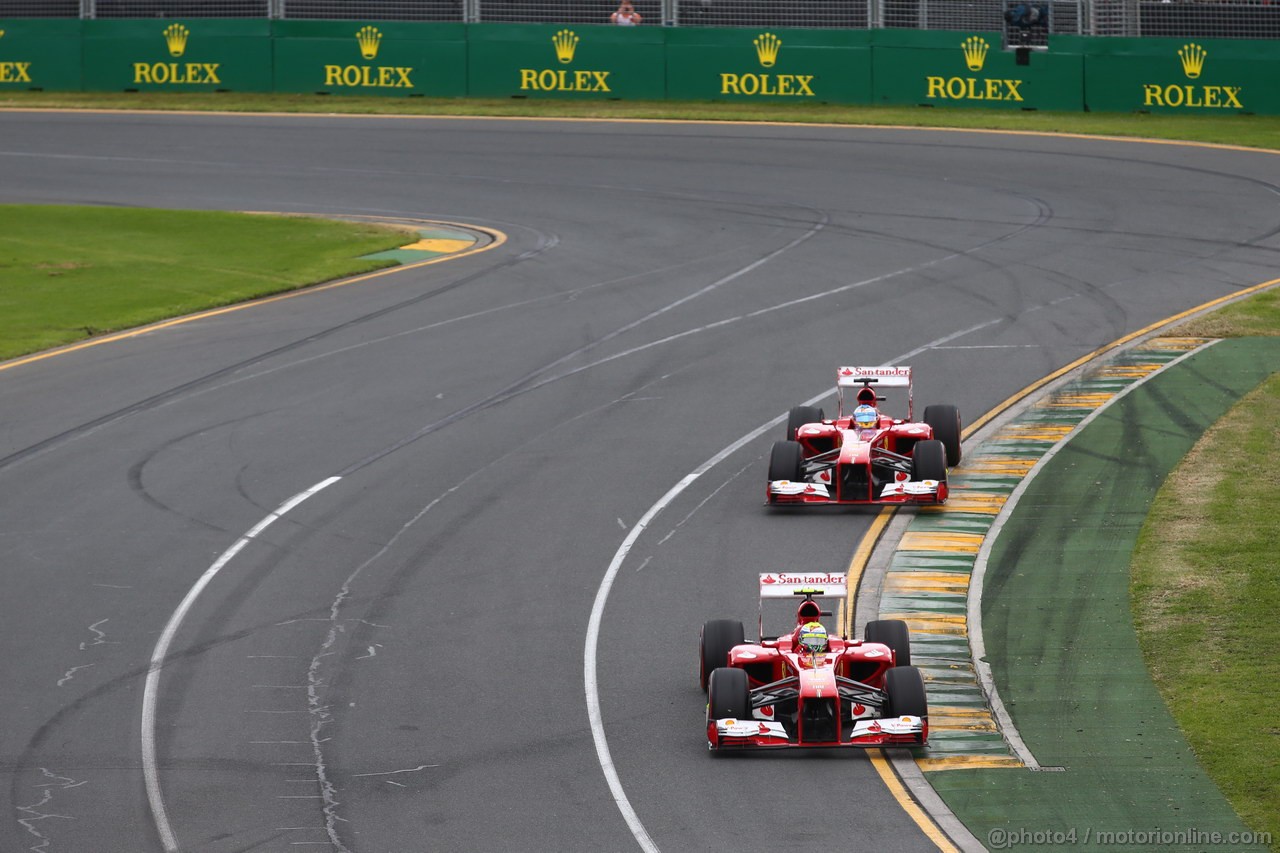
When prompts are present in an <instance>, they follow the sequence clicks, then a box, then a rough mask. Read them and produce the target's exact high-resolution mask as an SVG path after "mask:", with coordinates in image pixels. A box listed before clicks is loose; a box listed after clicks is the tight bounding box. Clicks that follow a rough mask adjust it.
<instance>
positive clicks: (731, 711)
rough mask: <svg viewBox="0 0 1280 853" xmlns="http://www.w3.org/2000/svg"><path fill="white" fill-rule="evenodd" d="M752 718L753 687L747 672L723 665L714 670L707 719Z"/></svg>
mask: <svg viewBox="0 0 1280 853" xmlns="http://www.w3.org/2000/svg"><path fill="white" fill-rule="evenodd" d="M725 717H732V718H733V719H736V720H737V719H741V720H749V719H751V689H750V688H749V687H748V686H747V674H746V673H745V672H743V671H742V670H740V669H735V668H733V667H728V666H722V667H720V668H719V669H716V670H712V672H711V678H710V679H708V687H707V719H708V721H710V720H723V719H724V718H725Z"/></svg>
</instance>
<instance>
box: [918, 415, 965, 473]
mask: <svg viewBox="0 0 1280 853" xmlns="http://www.w3.org/2000/svg"><path fill="white" fill-rule="evenodd" d="M924 422H925V423H927V424H928V425H929V426H931V427H933V437H934V438H936V439H937V440H938V441H941V442H942V446H943V447H945V448H946V449H947V465H949V466H950V467H952V468H954V467H956V466H957V465H959V464H960V410H959V409H957V408H956V407H955V406H925V407H924ZM935 479H936V478H935Z"/></svg>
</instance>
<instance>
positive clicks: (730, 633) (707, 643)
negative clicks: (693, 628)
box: [698, 619, 745, 690]
mask: <svg viewBox="0 0 1280 853" xmlns="http://www.w3.org/2000/svg"><path fill="white" fill-rule="evenodd" d="M743 641H744V636H743V630H742V623H741V622H739V621H738V620H736V619H712V620H710V621H709V622H706V623H704V624H703V626H702V634H701V636H700V637H699V638H698V660H699V663H698V684H699V685H700V686H701V687H702V689H703V690H706V689H707V678H708V677H709V676H710V675H711V673H712V671H713V670H715V669H716V668H717V667H721V666H727V665H728V664H729V652H730V651H732V650H733V647H734V646H740V645H742V643H743ZM743 674H744V675H745V673H743Z"/></svg>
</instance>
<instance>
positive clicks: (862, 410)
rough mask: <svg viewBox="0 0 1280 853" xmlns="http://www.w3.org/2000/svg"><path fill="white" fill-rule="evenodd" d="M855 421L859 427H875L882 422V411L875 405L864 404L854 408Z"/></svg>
mask: <svg viewBox="0 0 1280 853" xmlns="http://www.w3.org/2000/svg"><path fill="white" fill-rule="evenodd" d="M853 422H854V423H855V424H857V425H858V428H859V429H875V427H876V425H877V424H879V423H880V413H879V412H877V411H876V409H875V406H867V405H862V406H859V407H858V408H856V409H854V410H853Z"/></svg>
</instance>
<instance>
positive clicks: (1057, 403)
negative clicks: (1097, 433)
mask: <svg viewBox="0 0 1280 853" xmlns="http://www.w3.org/2000/svg"><path fill="white" fill-rule="evenodd" d="M1114 396H1115V394H1111V393H1106V392H1104V393H1094V394H1054V395H1053V396H1052V397H1050V398H1049V399H1048V400H1045V401H1043V402H1042V403H1040V408H1044V409H1096V408H1098V407H1100V406H1102V405H1103V404H1104V403H1106V402H1107V401H1108V400H1110V399H1111V398H1112V397H1114Z"/></svg>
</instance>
